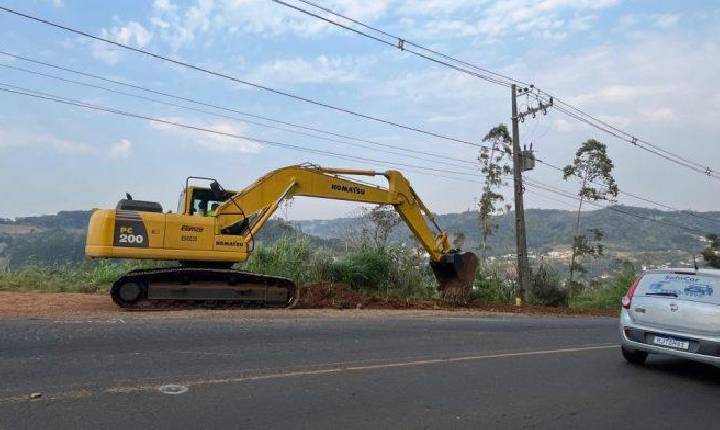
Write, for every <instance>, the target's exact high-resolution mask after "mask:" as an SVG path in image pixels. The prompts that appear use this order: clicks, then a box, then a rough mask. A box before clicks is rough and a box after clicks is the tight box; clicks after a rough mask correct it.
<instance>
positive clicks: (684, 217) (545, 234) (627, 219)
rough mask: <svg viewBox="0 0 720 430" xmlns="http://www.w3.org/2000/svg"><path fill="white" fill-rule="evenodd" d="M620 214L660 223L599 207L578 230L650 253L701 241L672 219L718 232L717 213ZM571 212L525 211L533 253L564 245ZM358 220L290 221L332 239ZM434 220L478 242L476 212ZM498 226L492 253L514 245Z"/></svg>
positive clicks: (398, 234) (692, 247)
mask: <svg viewBox="0 0 720 430" xmlns="http://www.w3.org/2000/svg"><path fill="white" fill-rule="evenodd" d="M617 208H618V209H620V210H622V211H623V212H627V213H631V214H633V215H636V216H638V217H642V218H645V219H651V220H655V221H660V222H661V223H655V222H650V221H646V220H642V219H637V218H633V217H631V216H627V215H623V214H621V213H618V212H616V211H613V210H610V209H598V210H592V211H586V212H583V213H582V218H581V228H582V229H589V228H599V229H601V230H602V231H603V232H604V233H605V240H604V241H605V244H606V245H607V247H608V248H609V249H611V250H614V251H622V252H638V251H639V252H652V251H669V250H680V251H685V252H688V253H694V252H698V251H699V250H701V249H702V247H703V244H702V241H701V235H699V234H692V233H689V232H687V231H684V230H681V229H678V228H674V227H671V226H668V225H665V224H662V222H665V223H672V224H678V225H682V226H687V227H690V228H693V229H697V230H699V231H702V232H707V233H712V232H720V212H701V213H696V214H697V215H699V216H693V215H692V214H690V213H689V212H685V211H675V212H670V211H661V210H655V209H648V208H640V207H631V206H617ZM575 216H576V213H575V212H572V211H566V210H558V209H528V210H527V211H526V213H525V220H526V230H527V236H528V247H529V248H530V250H531V251H533V252H536V253H544V252H548V251H551V250H555V249H567V248H568V247H569V244H570V243H571V241H572V236H573V229H574V225H575ZM357 221H358V220H357V219H352V218H341V219H333V220H308V221H293V225H296V226H297V227H298V228H299V229H300V230H301V231H303V232H304V233H307V234H312V235H315V236H318V237H321V238H324V239H330V238H337V236H338V232H343V231H346V230H347V228H344V226H350V225H352V224H354V223H357ZM437 221H438V224H439V225H440V226H441V227H442V228H444V229H445V230H447V231H448V232H449V233H450V234H451V236H452V234H454V233H458V232H462V233H464V234H465V238H466V240H465V246H464V247H465V248H466V249H473V248H475V249H477V248H478V247H479V245H480V242H481V239H480V231H479V223H478V213H477V211H466V212H461V213H450V214H446V215H439V216H437ZM494 221H495V223H496V224H498V230H497V231H496V232H495V234H493V235H492V236H491V237H490V238H489V241H488V244H489V246H490V252H491V254H496V255H497V254H506V253H510V252H513V250H514V248H515V226H514V220H513V213H509V214H506V215H503V216H498V217H495V218H494ZM409 234H410V232H409V230H408V229H407V227H405V226H404V225H402V224H401V225H400V226H398V227H397V228H396V229H395V231H394V232H393V235H392V238H393V239H394V240H397V241H403V242H405V241H408V236H409Z"/></svg>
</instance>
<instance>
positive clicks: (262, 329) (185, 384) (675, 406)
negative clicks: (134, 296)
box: [0, 317, 720, 429]
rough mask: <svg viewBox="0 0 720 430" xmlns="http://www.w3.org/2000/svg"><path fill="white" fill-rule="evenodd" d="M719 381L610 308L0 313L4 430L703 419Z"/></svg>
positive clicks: (709, 417)
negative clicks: (262, 316)
mask: <svg viewBox="0 0 720 430" xmlns="http://www.w3.org/2000/svg"><path fill="white" fill-rule="evenodd" d="M165 385H177V386H179V387H169V388H168V387H165V388H164V391H166V392H168V391H169V392H172V391H184V392H182V393H180V394H167V393H164V392H162V391H161V390H160V387H162V386H165ZM185 390H186V391H185ZM719 391H720V369H716V368H714V367H710V366H705V365H701V364H694V363H688V362H683V361H679V360H675V359H666V358H659V357H658V358H655V357H653V358H651V359H650V360H649V361H648V365H647V366H645V367H635V366H631V365H628V364H626V363H625V362H624V361H623V359H622V358H621V356H620V353H619V348H618V346H617V333H616V322H615V321H614V320H607V319H598V320H583V319H506V320H501V319H497V320H496V319H479V318H428V317H423V318H398V317H393V318H392V319H386V318H373V319H355V318H348V319H347V320H344V319H341V320H337V319H323V318H310V319H298V320H294V319H291V318H290V319H287V318H281V319H272V320H258V319H234V320H203V319H190V320H134V321H116V320H110V321H91V322H88V321H0V428H2V429H24V428H54V429H61V428H67V429H70V428H72V429H82V428H136V429H137V428H172V429H185V428H207V429H219V428H238V429H255V428H261V429H267V428H293V429H295V428H305V429H326V428H327V429H354V428H372V429H378V428H391V429H402V428H434V429H449V428H472V429H478V428H551V429H557V428H573V429H578V428H583V429H596V428H597V429H607V428H614V429H621V428H655V429H660V428H678V427H682V428H693V429H700V428H717V422H718V418H720V411H719V410H718V408H717V405H716V403H717V401H716V400H717V398H718V392H719ZM33 392H39V393H42V397H41V398H40V399H36V400H30V399H29V398H28V396H29V395H30V393H33Z"/></svg>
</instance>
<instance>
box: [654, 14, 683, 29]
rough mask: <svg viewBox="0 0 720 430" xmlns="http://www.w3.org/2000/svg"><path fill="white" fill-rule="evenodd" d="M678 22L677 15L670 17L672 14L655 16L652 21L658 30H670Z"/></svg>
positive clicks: (678, 17)
mask: <svg viewBox="0 0 720 430" xmlns="http://www.w3.org/2000/svg"><path fill="white" fill-rule="evenodd" d="M679 20H680V16H679V15H672V14H662V15H655V16H654V17H653V21H654V23H655V26H656V27H659V28H665V29H667V28H671V27H675V25H676V24H677V23H678V21H679Z"/></svg>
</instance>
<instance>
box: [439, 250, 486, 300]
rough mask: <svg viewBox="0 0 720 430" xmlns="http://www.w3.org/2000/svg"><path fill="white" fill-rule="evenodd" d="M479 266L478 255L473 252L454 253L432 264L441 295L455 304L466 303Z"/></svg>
mask: <svg viewBox="0 0 720 430" xmlns="http://www.w3.org/2000/svg"><path fill="white" fill-rule="evenodd" d="M477 266H478V258H477V255H475V254H473V253H472V252H453V253H449V254H445V255H443V256H442V259H441V260H440V261H431V262H430V267H432V270H433V273H434V274H435V279H437V281H438V290H440V294H441V295H442V297H443V298H444V299H445V300H448V301H450V302H453V303H465V302H467V301H468V299H469V298H470V292H471V291H472V285H473V281H474V279H475V270H476V269H477Z"/></svg>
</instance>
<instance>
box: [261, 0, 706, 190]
mask: <svg viewBox="0 0 720 430" xmlns="http://www.w3.org/2000/svg"><path fill="white" fill-rule="evenodd" d="M271 1H273V2H275V3H277V4H280V5H283V6H286V7H289V8H292V9H294V10H296V11H298V12H301V13H303V14H305V15H308V16H312V17H314V18H317V19H320V20H322V21H325V22H327V23H329V24H332V25H334V26H336V27H340V28H343V29H346V30H348V31H351V32H353V33H355V34H358V35H360V36H363V37H366V38H369V39H373V40H376V41H378V42H381V43H383V44H386V45H389V46H393V47H395V48H398V49H400V50H402V51H405V52H409V53H411V54H415V55H417V56H419V57H422V58H424V59H426V60H429V61H432V62H435V63H438V64H442V65H445V66H447V67H450V68H451V69H454V70H456V71H459V72H462V73H466V74H470V75H473V76H476V77H479V78H481V79H484V80H486V81H489V82H492V83H494V84H498V85H503V86H509V85H510V84H512V83H515V84H518V85H521V86H525V87H531V88H534V85H531V84H528V83H526V82H522V81H520V80H517V79H515V78H512V77H510V76H508V75H503V74H500V73H497V72H493V71H491V70H489V69H486V68H482V67H479V66H476V65H474V64H472V63H470V62H467V61H464V60H460V59H458V58H455V57H452V56H450V55H447V54H444V53H442V52H439V51H436V50H433V49H430V48H426V47H423V46H422V45H420V44H418V43H415V42H411V41H408V40H407V39H404V38H401V37H399V36H395V35H392V34H390V33H388V32H386V31H384V30H382V29H379V28H376V27H373V26H370V25H368V24H366V23H363V22H362V21H359V20H357V19H354V18H351V17H348V16H346V15H343V14H340V13H338V12H336V11H334V10H332V9H329V8H327V7H324V6H321V5H319V4H317V3H314V2H312V1H309V0H297V1H299V2H301V3H304V4H306V5H309V6H312V7H315V8H317V9H319V10H322V11H324V12H327V13H329V14H331V15H334V16H336V17H339V18H342V19H345V20H348V21H350V22H352V23H353V24H356V25H359V26H361V27H364V28H366V29H369V30H372V31H375V32H377V33H379V34H382V35H383V36H385V37H387V38H392V39H394V40H395V42H390V41H388V40H384V39H381V38H379V37H375V36H373V35H370V34H367V33H365V32H363V31H361V30H358V29H356V28H353V27H350V26H347V25H344V24H341V23H338V22H336V21H333V20H332V19H330V18H327V17H324V16H321V15H318V14H316V13H313V12H311V11H308V10H306V9H303V8H301V7H298V6H295V5H293V4H290V3H287V2H285V1H283V0H271ZM407 45H410V46H414V47H416V48H419V49H421V50H423V51H425V52H429V53H431V54H433V55H437V56H440V57H442V58H444V59H445V60H448V61H451V62H454V63H457V64H461V65H463V66H467V67H470V68H472V69H475V70H477V71H480V72H483V73H484V74H485V75H482V74H478V73H476V72H472V71H469V70H467V69H465V68H463V67H459V66H457V65H456V64H451V63H448V62H446V61H442V60H438V59H436V58H431V57H429V56H427V55H423V54H421V53H418V52H417V51H414V50H412V49H408V48H407ZM488 75H493V76H492V77H491V76H488ZM538 93H539V95H542V96H544V97H546V98H554V99H555V100H560V102H559V103H558V105H559V106H555V107H556V109H558V110H559V111H560V112H562V113H564V114H566V115H568V116H570V117H572V118H574V119H577V120H580V121H582V122H584V123H586V124H588V125H590V126H592V127H595V128H597V129H598V130H601V131H603V132H605V133H608V134H610V135H612V136H614V137H616V138H618V139H620V140H624V141H626V142H628V143H631V144H632V145H634V146H636V147H637V148H639V149H641V150H645V151H647V152H649V153H652V154H654V155H657V156H660V157H662V158H664V159H666V160H667V161H670V162H672V163H674V164H677V165H679V166H682V167H685V168H689V169H691V170H694V171H695V172H697V173H701V174H704V175H706V176H709V177H711V178H714V179H720V174H718V173H717V169H712V168H710V167H709V166H707V165H705V164H702V163H699V162H696V161H692V160H690V159H688V158H686V157H684V156H683V155H680V154H676V153H674V152H671V151H668V150H666V149H664V148H662V147H660V146H659V145H656V144H653V143H651V142H649V141H647V140H644V139H641V138H638V137H636V136H634V135H633V134H631V133H629V132H626V131H624V130H621V129H619V128H617V127H615V126H613V125H610V124H609V123H608V122H606V121H603V120H601V119H599V118H597V117H594V116H592V115H590V114H588V113H586V112H584V111H583V110H581V109H579V108H577V107H575V106H573V105H570V104H569V103H567V102H565V101H563V100H562V99H559V98H558V97H556V96H553V95H552V94H549V93H547V92H544V91H541V90H539V89H538ZM650 148H652V149H650Z"/></svg>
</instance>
